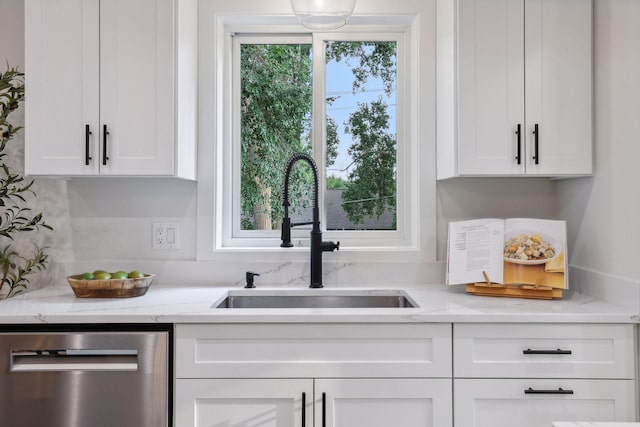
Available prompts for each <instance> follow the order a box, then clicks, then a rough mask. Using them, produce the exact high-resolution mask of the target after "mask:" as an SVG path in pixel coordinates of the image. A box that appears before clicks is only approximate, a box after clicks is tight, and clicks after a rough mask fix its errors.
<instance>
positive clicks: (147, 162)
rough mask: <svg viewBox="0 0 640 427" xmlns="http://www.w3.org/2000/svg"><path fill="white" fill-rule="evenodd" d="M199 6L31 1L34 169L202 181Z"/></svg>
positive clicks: (28, 69)
mask: <svg viewBox="0 0 640 427" xmlns="http://www.w3.org/2000/svg"><path fill="white" fill-rule="evenodd" d="M195 10H196V4H195V0H179V1H178V0H175V1H174V0H136V1H126V0H55V1H51V0H26V2H25V21H26V22H25V28H26V39H25V43H26V48H25V54H26V58H25V62H26V66H25V77H26V94H27V96H26V99H27V101H26V117H25V134H26V148H25V171H26V173H27V174H29V175H45V176H46V175H51V176H84V175H117V176H177V177H182V178H188V179H195V147H196V145H195V111H196V109H195V103H196V90H195V82H196V49H197V46H196V25H195V20H196V13H195ZM178 46H179V47H180V49H177V47H178Z"/></svg>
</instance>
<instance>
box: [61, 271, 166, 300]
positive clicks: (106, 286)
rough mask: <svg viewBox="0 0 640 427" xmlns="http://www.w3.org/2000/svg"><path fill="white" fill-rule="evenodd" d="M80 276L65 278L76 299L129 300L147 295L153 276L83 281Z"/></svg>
mask: <svg viewBox="0 0 640 427" xmlns="http://www.w3.org/2000/svg"><path fill="white" fill-rule="evenodd" d="M81 277H82V275H80V274H76V275H75V276H69V277H67V282H69V285H71V289H73V293H75V294H76V296H77V297H78V298H129V297H138V296H141V295H144V294H146V293H147V289H149V286H150V285H151V282H152V281H153V278H154V277H156V276H155V274H145V275H144V277H141V278H139V279H107V280H84V279H81Z"/></svg>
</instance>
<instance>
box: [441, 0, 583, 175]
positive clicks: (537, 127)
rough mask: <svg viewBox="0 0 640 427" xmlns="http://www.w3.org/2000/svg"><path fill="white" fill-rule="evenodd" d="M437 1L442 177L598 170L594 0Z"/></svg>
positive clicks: (568, 172) (566, 172) (570, 173)
mask: <svg viewBox="0 0 640 427" xmlns="http://www.w3.org/2000/svg"><path fill="white" fill-rule="evenodd" d="M437 5H438V17H437V19H438V29H437V32H438V34H437V35H438V38H437V44H438V46H437V52H438V70H437V73H438V74H437V96H438V98H437V106H438V123H437V125H438V129H437V135H438V136H437V140H438V141H437V144H438V145H437V148H438V153H437V155H438V179H443V178H451V177H455V176H501V175H502V176H519V175H540V176H575V175H586V174H591V173H592V145H593V144H592V129H591V116H592V113H591V105H592V101H591V93H592V89H591V85H592V77H591V8H592V6H591V0H454V1H453V2H452V1H449V0H438V3H437Z"/></svg>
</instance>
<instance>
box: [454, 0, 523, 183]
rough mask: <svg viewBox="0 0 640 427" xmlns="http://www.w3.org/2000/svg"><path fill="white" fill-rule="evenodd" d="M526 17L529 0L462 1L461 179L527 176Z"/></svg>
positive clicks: (459, 34)
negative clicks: (525, 161)
mask: <svg viewBox="0 0 640 427" xmlns="http://www.w3.org/2000/svg"><path fill="white" fill-rule="evenodd" d="M523 14H524V0H459V1H458V22H457V37H458V52H457V58H456V59H457V64H458V65H457V67H458V72H459V75H458V102H457V110H458V126H457V129H458V135H457V141H458V143H457V156H458V173H459V175H505V174H507V175H508V174H521V173H524V170H525V167H524V165H525V163H524V139H523V131H524V52H523V46H524V28H523V25H524V20H523ZM518 129H520V132H521V136H520V138H519V137H518V135H517V133H516V132H517V131H518ZM519 141H520V144H518V142H519ZM518 147H519V148H518ZM518 153H520V157H518Z"/></svg>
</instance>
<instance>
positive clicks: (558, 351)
mask: <svg viewBox="0 0 640 427" xmlns="http://www.w3.org/2000/svg"><path fill="white" fill-rule="evenodd" d="M522 354H571V350H560V349H559V348H558V349H556V350H531V349H530V348H528V349H526V350H522Z"/></svg>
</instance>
